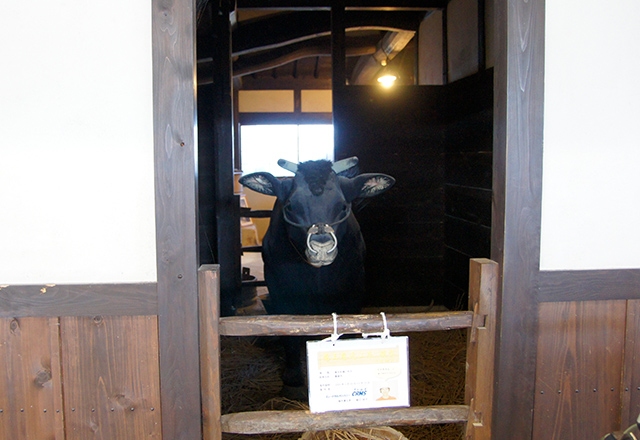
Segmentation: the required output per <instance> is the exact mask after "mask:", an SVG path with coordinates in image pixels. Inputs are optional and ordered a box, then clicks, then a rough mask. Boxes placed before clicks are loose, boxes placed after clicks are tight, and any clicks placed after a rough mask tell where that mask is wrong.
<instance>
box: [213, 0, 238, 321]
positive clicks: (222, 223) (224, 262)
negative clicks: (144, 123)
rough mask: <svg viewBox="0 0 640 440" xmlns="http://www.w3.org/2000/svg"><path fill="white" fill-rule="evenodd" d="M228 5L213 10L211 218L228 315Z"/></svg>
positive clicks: (232, 243) (231, 213) (231, 246)
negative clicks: (214, 220) (212, 210)
mask: <svg viewBox="0 0 640 440" xmlns="http://www.w3.org/2000/svg"><path fill="white" fill-rule="evenodd" d="M231 6H232V3H231V1H229V0H223V1H220V2H217V3H216V6H215V7H214V11H213V12H214V13H213V17H214V32H215V35H214V41H213V46H212V47H213V53H212V57H213V63H214V66H215V67H214V73H213V74H214V81H213V85H212V88H211V91H212V93H213V121H210V122H209V123H212V124H213V154H214V158H215V162H214V164H215V165H214V166H215V168H216V170H215V213H216V214H215V215H216V229H217V234H216V236H217V248H218V260H217V261H216V262H217V263H219V264H220V266H221V267H223V268H224V271H222V272H221V273H220V289H221V304H220V306H221V309H220V311H221V313H222V314H223V315H232V314H233V307H234V300H235V299H236V298H237V297H238V295H240V290H241V289H242V267H241V262H240V253H241V251H240V248H241V242H242V238H241V236H240V234H241V233H240V198H239V196H237V195H235V194H234V182H233V179H234V174H233V170H234V164H233V152H234V145H233V125H234V123H233V85H232V73H231V70H232V62H231V21H230V20H229V14H230V12H231Z"/></svg>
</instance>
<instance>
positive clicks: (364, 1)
mask: <svg viewBox="0 0 640 440" xmlns="http://www.w3.org/2000/svg"><path fill="white" fill-rule="evenodd" d="M199 1H203V0H199ZM447 3H449V0H426V1H425V0H393V1H389V0H382V1H381V0H348V1H345V6H346V7H347V8H358V9H370V10H376V9H380V10H385V11H387V10H389V9H390V8H393V9H394V10H423V9H431V8H443V7H445V6H446V5H447ZM334 4H335V1H333V0H315V1H307V0H275V1H274V0H238V1H237V2H236V5H237V7H238V8H255V9H297V10H319V9H329V8H330V7H331V6H333V5H334Z"/></svg>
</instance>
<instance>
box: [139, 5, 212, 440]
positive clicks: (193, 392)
mask: <svg viewBox="0 0 640 440" xmlns="http://www.w3.org/2000/svg"><path fill="white" fill-rule="evenodd" d="M194 5H195V4H194V2H192V1H191V2H189V1H186V0H153V1H152V2H151V7H152V34H153V35H152V39H153V111H154V116H153V134H154V150H155V174H156V185H155V187H156V197H155V201H156V254H157V267H158V285H157V288H158V291H157V292H158V337H159V353H160V389H161V391H160V393H161V402H162V405H161V407H162V437H163V439H165V440H196V439H200V438H202V432H201V421H200V380H199V374H198V322H197V321H198V296H197V282H198V279H197V271H198V255H197V234H196V203H197V200H196V185H195V183H196V176H197V174H196V161H195V155H196V151H197V145H196V142H197V139H196V136H195V134H196V127H195V120H196V102H195V82H194V78H195V76H196V75H195V65H196V57H195V41H194V39H195V11H194V9H193V6H194Z"/></svg>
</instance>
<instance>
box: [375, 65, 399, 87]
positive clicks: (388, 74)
mask: <svg viewBox="0 0 640 440" xmlns="http://www.w3.org/2000/svg"><path fill="white" fill-rule="evenodd" d="M380 64H381V65H382V67H383V69H382V74H381V75H380V76H379V77H378V82H379V83H380V85H382V87H386V88H389V87H391V86H393V84H394V83H395V81H396V80H397V79H398V77H397V76H396V75H394V74H393V72H392V71H391V70H390V69H389V68H388V67H387V65H388V64H389V60H388V58H385V59H384V60H382V61H381V62H380Z"/></svg>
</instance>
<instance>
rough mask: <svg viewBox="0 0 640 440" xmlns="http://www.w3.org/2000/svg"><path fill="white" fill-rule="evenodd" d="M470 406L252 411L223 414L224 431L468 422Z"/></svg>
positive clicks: (287, 430)
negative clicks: (321, 411)
mask: <svg viewBox="0 0 640 440" xmlns="http://www.w3.org/2000/svg"><path fill="white" fill-rule="evenodd" d="M468 414H469V407H468V406H466V405H447V406H430V407H413V408H382V409H370V410H353V411H336V412H326V413H311V412H310V411H252V412H245V413H235V414H225V415H224V416H222V431H223V432H232V433H238V434H256V433H260V432H262V433H276V432H305V431H322V430H326V429H338V428H358V427H371V426H387V425H391V424H393V425H395V426H398V425H413V424H422V425H425V424H436V423H464V422H466V421H467V416H468Z"/></svg>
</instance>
